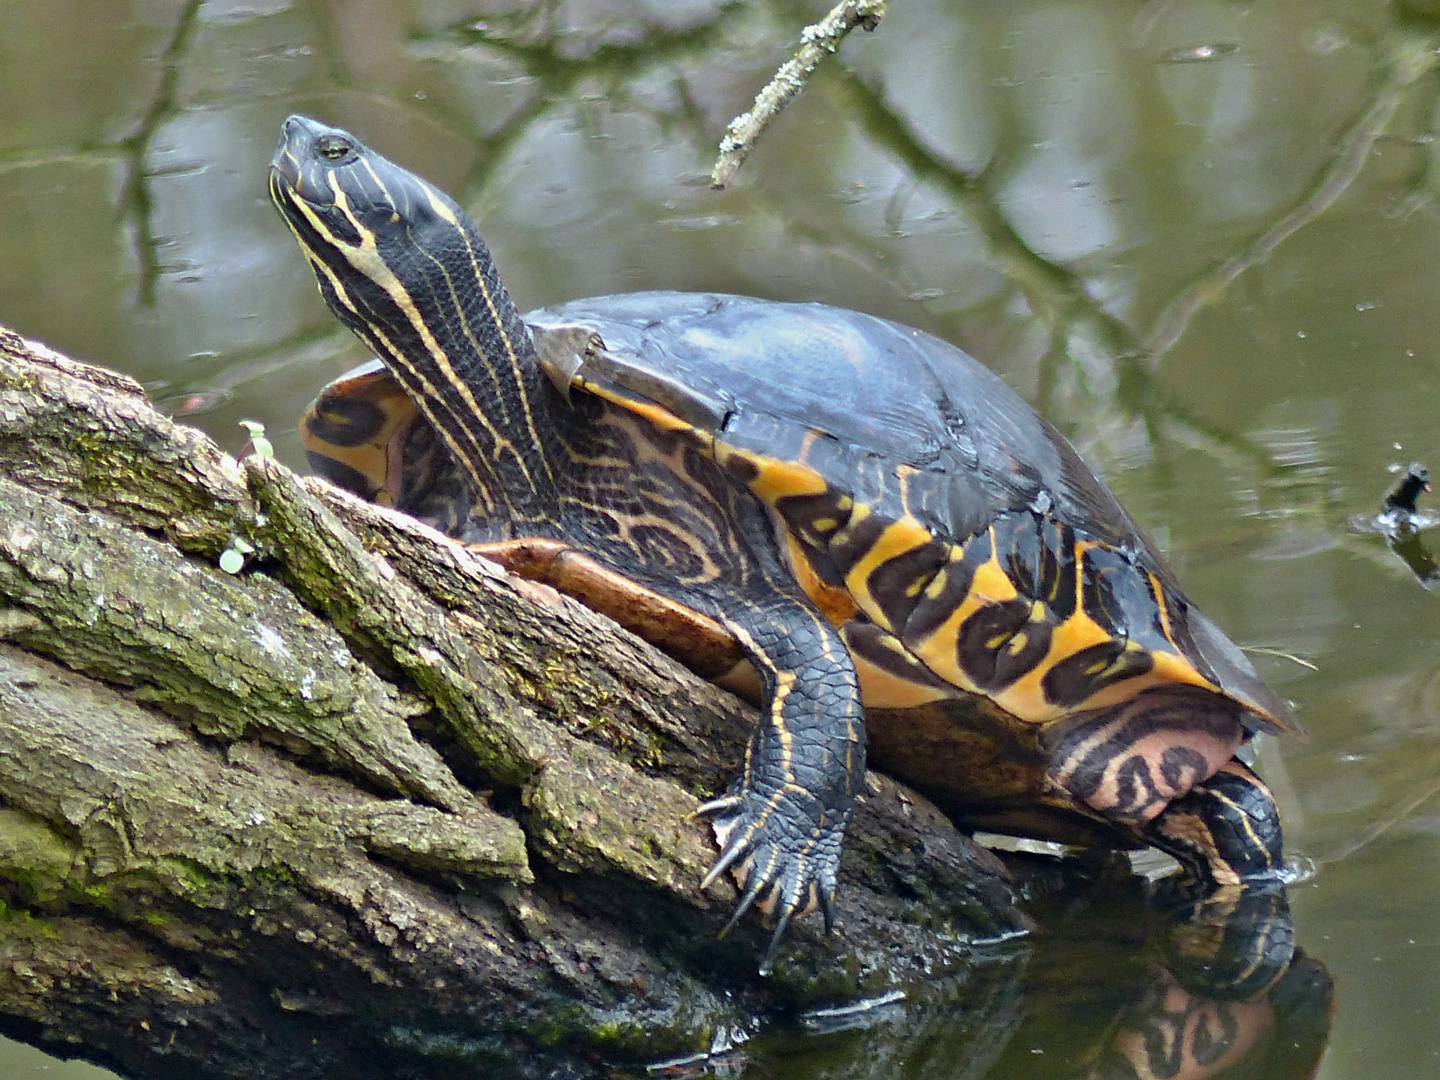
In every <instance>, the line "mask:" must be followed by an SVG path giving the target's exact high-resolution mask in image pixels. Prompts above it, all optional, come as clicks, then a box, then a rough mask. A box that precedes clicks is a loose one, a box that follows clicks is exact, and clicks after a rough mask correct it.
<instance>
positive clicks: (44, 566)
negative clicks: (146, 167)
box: [0, 329, 1023, 1078]
mask: <svg viewBox="0 0 1440 1080" xmlns="http://www.w3.org/2000/svg"><path fill="white" fill-rule="evenodd" d="M237 539H239V540H243V541H244V542H245V544H248V545H249V546H250V547H251V548H253V549H254V553H253V555H252V557H251V558H250V560H249V562H248V565H247V566H246V567H245V568H244V570H243V571H242V572H241V573H239V574H237V575H233V576H232V575H229V574H226V573H224V572H222V571H221V570H220V569H219V568H218V565H217V560H218V557H219V556H220V554H221V552H222V551H224V550H225V549H226V548H228V547H231V546H232V545H233V544H234V541H235V540H237ZM753 719H754V717H753V714H752V711H751V710H750V709H749V708H748V707H747V706H745V705H743V704H742V703H740V702H738V701H737V700H736V699H735V698H733V697H731V696H730V695H728V694H726V693H724V692H723V691H721V690H718V689H717V688H715V687H713V686H711V685H709V684H708V683H705V682H703V681H701V680H700V679H699V678H697V677H696V676H695V675H693V674H691V673H690V672H688V671H686V670H685V669H683V668H681V667H679V666H678V665H676V664H675V663H674V662H672V661H671V660H669V659H668V658H667V657H665V656H664V655H662V654H661V653H659V652H657V651H656V650H655V649H653V648H651V647H650V646H649V645H647V644H646V643H644V642H643V641H640V640H639V639H637V638H635V637H633V636H632V635H630V634H628V633H627V632H625V631H624V630H622V629H620V628H619V627H617V626H616V625H614V624H613V623H611V622H610V621H609V620H607V619H605V618H604V617H602V616H600V615H597V614H595V613H593V612H591V611H589V610H587V609H585V608H584V607H582V606H580V605H579V604H577V603H575V602H574V601H572V600H570V599H568V598H566V597H564V596H561V595H559V594H557V593H555V592H554V591H553V590H551V589H550V588H548V587H547V586H543V585H537V584H534V583H531V582H527V581H524V580H521V579H519V578H516V577H513V576H511V575H510V574H509V573H507V572H506V571H504V570H502V569H500V568H498V567H496V566H495V565H493V564H491V563H488V562H486V561H485V560H483V559H481V558H479V557H476V556H474V555H472V554H471V553H469V552H467V551H466V550H464V549H462V548H460V547H459V546H457V545H455V544H453V543H451V542H449V541H447V540H445V539H444V538H442V537H440V536H439V535H438V534H436V533H434V532H433V531H431V530H429V529H427V528H425V527H424V526H422V525H420V524H418V523H416V522H414V521H412V520H410V519H408V518H405V517H403V516H402V515H398V514H395V513H392V512H389V511H386V510H383V509H379V508H376V507H373V506H370V505H367V504H364V503H361V502H359V501H358V500H355V499H353V498H351V497H349V496H347V495H345V494H344V493H342V492H339V491H338V490H336V489H334V488H331V487H329V486H328V485H326V484H324V483H323V482H320V481H317V480H314V479H302V478H300V477H297V476H296V475H295V474H293V473H291V472H290V471H289V470H287V469H286V468H284V467H283V466H281V465H280V464H278V463H277V462H275V461H273V460H268V459H260V458H256V457H251V458H247V459H246V460H244V461H243V462H237V461H235V460H234V459H232V458H230V457H228V456H227V455H225V454H224V453H223V452H222V451H220V449H219V448H218V447H216V446H215V444H214V443H212V442H211V441H210V440H209V439H207V438H206V437H205V436H204V435H203V434H201V433H200V432H198V431H195V430H193V429H190V428H187V427H184V426H182V425H179V424H176V423H173V422H172V421H170V420H169V419H167V418H166V417H164V416H162V415H160V414H159V413H157V412H155V411H154V409H153V408H152V407H151V406H150V404H149V403H148V402H147V401H146V399H145V396H144V394H143V391H142V390H141V388H140V387H139V386H138V385H137V384H135V383H134V382H133V381H131V380H129V379H128V378H126V377H124V376H122V375H117V374H115V373H112V372H108V371H104V370H101V369H98V368H93V367H89V366H86V365H83V364H79V363H76V362H75V361H72V360H69V359H67V358H65V357H62V356H59V355H58V354H56V353H54V352H52V351H50V350H48V349H46V348H45V347H43V346H40V345H36V344H34V343H31V342H26V341H24V340H23V339H21V338H19V337H18V336H16V335H15V334H13V333H11V332H9V331H6V330H3V329H0V904H3V915H4V917H3V918H0V1017H3V1021H0V1023H3V1025H4V1026H5V1027H6V1028H7V1029H8V1030H12V1031H19V1032H21V1033H22V1034H24V1035H27V1036H29V1037H31V1038H41V1037H43V1038H46V1039H50V1040H59V1041H63V1042H66V1043H70V1044H72V1045H74V1046H76V1047H77V1048H78V1049H80V1050H81V1051H82V1052H84V1053H86V1054H87V1055H89V1056H92V1057H96V1058H98V1059H101V1060H108V1061H111V1062H115V1063H118V1064H119V1065H120V1066H121V1067H122V1068H123V1069H124V1070H125V1071H127V1072H130V1073H132V1074H135V1075H143V1076H170V1075H175V1076H181V1075H183V1076H187V1077H193V1076H202V1077H210V1076H215V1077H219V1076H242V1075H244V1076H257V1075H269V1074H270V1073H272V1072H273V1073H275V1074H276V1075H285V1076H287V1077H308V1076H312V1075H314V1076H322V1075H323V1076H327V1077H328V1076H336V1075H343V1076H347V1077H356V1078H363V1077H370V1076H377V1077H378V1076H387V1077H389V1076H396V1075H404V1076H427V1075H432V1072H433V1075H448V1076H454V1075H457V1068H458V1070H459V1074H461V1075H464V1074H467V1072H466V1069H467V1068H468V1069H469V1070H470V1071H472V1072H473V1073H474V1074H475V1075H487V1076H503V1075H507V1074H510V1075H517V1076H519V1075H551V1074H554V1073H555V1072H556V1071H557V1070H559V1071H560V1072H562V1073H563V1074H565V1075H586V1074H588V1073H590V1072H593V1071H599V1070H602V1069H604V1068H608V1067H610V1066H612V1065H614V1064H615V1063H622V1064H623V1063H627V1062H628V1063H634V1062H643V1061H646V1060H654V1059H655V1058H657V1057H662V1056H666V1055H670V1054H676V1053H683V1052H686V1051H694V1050H703V1049H705V1048H706V1047H709V1046H711V1045H714V1044H715V1043H716V1041H717V1035H723V1034H724V1032H727V1031H729V1032H734V1031H737V1030H750V1028H751V1027H753V1025H754V1018H755V1017H756V1016H758V1015H761V1014H763V1013H765V1012H766V1011H768V1010H771V1009H774V1008H777V1007H786V1008H794V1007H803V1006H805V1005H810V1004H819V1003H833V1002H835V1001H840V1000H846V999H849V998H853V997H856V996H859V995H864V994H870V993H876V992H880V991H883V990H885V989H887V988H890V987H893V986H895V985H897V984H900V983H903V982H904V981H905V980H907V979H910V978H913V977H915V976H917V975H918V974H919V973H921V972H926V973H933V972H937V971H944V970H953V969H955V967H956V966H957V965H958V964H959V963H960V962H961V961H962V960H963V958H964V957H965V956H966V955H967V953H968V951H969V948H968V946H969V943H970V942H972V941H973V940H975V939H977V938H993V937H996V936H1000V935H1005V934H1009V933H1013V932H1016V931H1018V930H1019V929H1020V928H1021V927H1022V926H1023V921H1022V917H1021V916H1019V915H1018V914H1017V913H1016V911H1015V908H1014V906H1013V899H1014V898H1013V895H1012V890H1011V888H1010V886H1009V884H1008V879H1007V878H1006V877H1005V873H1004V870H1003V868H1002V867H1001V866H1000V864H999V863H998V862H997V861H996V860H995V859H994V858H993V857H992V856H990V855H988V854H987V853H985V852H983V851H982V850H980V849H977V848H975V847H974V846H973V845H972V844H971V843H970V841H969V840H968V839H967V838H965V837H964V836H962V835H960V834H958V833H957V832H956V831H955V830H954V829H953V827H951V826H950V825H949V824H948V822H947V821H946V820H945V819H944V817H943V816H942V815H940V814H939V813H938V812H936V811H935V810H934V809H933V808H931V807H930V806H929V804H928V803H926V801H925V800H924V799H923V798H921V797H920V796H918V795H916V794H913V793H910V792H908V791H906V790H905V789H904V788H902V787H900V786H899V785H897V784H894V783H892V782H891V781H888V780H886V779H884V778H881V777H878V776H875V775H874V774H872V775H871V776H870V777H869V778H868V795H867V797H866V799H865V801H864V804H863V806H862V807H861V809H860V811H859V812H858V814H857V816H856V820H855V822H854V823H853V825H852V826H851V829H850V839H849V844H848V846H847V851H846V857H845V861H844V865H843V873H842V880H841V892H840V903H839V910H840V913H841V915H842V918H843V928H842V930H841V931H840V932H839V933H837V934H834V935H830V936H828V937H827V936H826V935H824V934H823V932H822V931H821V930H820V929H819V928H818V927H817V925H815V924H816V921H817V920H815V919H804V920H801V921H800V923H799V925H798V926H797V927H796V928H795V929H794V930H792V932H791V934H790V938H789V943H788V945H787V947H786V948H785V949H784V950H782V959H781V961H780V963H779V964H777V968H776V973H775V975H774V976H772V977H770V978H768V979H761V978H760V977H759V976H758V975H757V974H756V970H755V969H756V963H757V960H758V956H759V953H760V950H761V949H762V948H763V942H764V940H765V938H766V936H767V935H766V934H765V931H764V930H763V928H761V927H760V926H759V924H758V922H756V921H755V920H746V921H745V923H744V925H743V926H742V927H741V928H739V929H738V930H737V931H736V932H735V933H734V934H733V935H732V936H731V937H730V938H729V939H727V940H723V941H721V940H718V939H717V937H716V931H717V929H718V928H719V927H720V926H721V925H723V923H724V920H725V918H726V917H727V916H728V912H729V909H730V907H731V905H732V904H733V902H734V900H735V892H734V890H733V888H731V887H730V885H729V884H728V883H718V884H716V885H715V886H713V887H712V888H711V889H710V890H708V891H706V892H702V891H701V890H700V888H699V881H700V878H701V876H702V875H703V873H704V871H705V869H706V868H707V866H708V865H709V863H710V862H711V861H712V860H713V859H714V857H715V854H716V851H715V848H714V846H713V843H712V841H711V838H710V835H709V831H708V829H707V827H706V826H705V825H704V824H703V823H700V822H697V821H695V820H694V819H693V817H692V816H691V815H692V813H693V811H694V810H695V808H696V806H697V805H698V804H699V801H700V800H701V799H703V798H705V797H708V796H709V795H711V794H713V793H715V792H717V791H720V790H723V788H724V787H725V785H726V784H727V783H728V781H729V779H730V777H731V776H732V775H733V774H734V773H735V771H736V769H737V766H738V762H739V758H740V755H741V753H742V751H743V747H744V744H745V739H746V736H747V733H748V731H749V729H750V725H751V723H752V722H753ZM719 1041H721V1042H723V1041H725V1040H724V1039H723V1038H722V1039H720V1040H719ZM462 1064H463V1065H464V1066H465V1067H466V1068H460V1067H459V1066H460V1065H462Z"/></svg>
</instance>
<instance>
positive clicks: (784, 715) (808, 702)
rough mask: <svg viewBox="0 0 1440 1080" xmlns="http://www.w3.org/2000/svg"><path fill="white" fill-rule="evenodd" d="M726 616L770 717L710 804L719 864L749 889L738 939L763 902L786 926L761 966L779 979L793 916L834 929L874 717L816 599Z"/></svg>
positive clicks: (749, 607)
mask: <svg viewBox="0 0 1440 1080" xmlns="http://www.w3.org/2000/svg"><path fill="white" fill-rule="evenodd" d="M723 621H724V622H725V624H726V625H727V627H728V628H729V629H730V630H731V632H733V633H734V634H735V636H736V639H737V640H738V641H739V642H740V645H741V647H742V648H743V649H744V650H745V652H746V654H747V655H748V656H749V658H750V660H751V662H752V663H753V664H754V665H755V668H756V670H757V671H759V672H760V675H761V678H762V679H763V680H764V685H765V695H764V700H763V705H762V709H761V720H760V723H759V725H758V726H757V727H756V729H755V732H754V734H753V735H752V736H751V739H750V743H749V746H748V747H747V748H746V751H745V765H744V770H743V771H742V772H741V774H740V776H739V777H738V778H737V779H736V780H735V782H734V784H732V785H731V787H730V791H729V792H728V793H727V794H726V795H723V796H721V797H720V798H718V799H715V800H713V801H711V802H708V803H706V804H705V805H704V806H702V807H700V809H699V811H698V813H700V814H702V815H708V816H710V817H712V818H713V828H714V830H715V836H716V839H717V840H718V841H719V844H720V858H719V859H717V860H716V862H715V865H714V866H712V867H711V868H710V872H709V873H708V874H706V875H705V880H704V881H703V882H702V887H704V886H708V885H709V884H710V883H711V882H713V881H715V880H716V879H717V878H718V877H719V876H720V875H721V874H723V873H724V872H725V871H726V870H731V871H733V872H734V874H735V876H736V879H737V880H738V882H739V884H740V888H741V889H742V890H743V894H742V896H741V898H740V903H739V904H738V905H737V907H736V908H735V913H734V914H733V915H732V916H731V918H730V921H729V923H727V924H726V926H725V929H724V930H723V931H722V934H723V933H725V932H728V931H729V929H730V928H731V927H732V926H734V925H735V923H736V922H737V921H738V920H739V919H740V917H741V916H742V915H744V914H745V912H746V911H748V910H749V909H750V907H751V906H752V905H754V904H756V902H757V901H758V902H759V905H760V907H761V909H762V910H764V911H766V912H767V913H768V914H769V915H770V916H771V917H772V918H773V919H774V922H775V931H774V934H773V936H772V937H771V940H770V947H769V949H768V950H767V952H766V954H765V958H764V960H763V961H762V962H761V965H760V973H761V974H762V975H764V974H769V971H770V968H771V965H772V963H773V961H774V959H775V953H776V951H777V950H778V949H779V946H780V940H781V938H782V937H783V935H784V933H785V928H786V927H787V926H788V925H789V922H790V919H791V918H792V917H794V916H795V915H797V914H803V913H804V912H806V911H809V910H812V909H813V908H815V907H816V906H819V907H820V909H821V910H822V911H823V912H824V915H825V927H826V929H827V930H829V929H830V928H831V927H832V926H833V924H834V912H833V901H834V897H835V885H836V878H837V875H838V872H839V868H840V850H841V846H842V844H843V842H844V838H845V826H846V825H847V824H848V823H849V821H850V815H851V813H852V811H853V810H854V808H855V801H856V797H857V796H858V794H859V790H860V785H861V783H862V782H863V780H864V776H865V719H864V713H863V712H862V710H861V705H860V682H859V678H858V677H857V675H856V673H855V665H854V663H853V662H852V661H851V659H850V654H849V652H848V651H847V650H846V648H845V644H844V642H843V641H842V640H841V639H840V635H839V634H838V633H837V632H836V631H835V629H834V628H833V627H832V626H831V625H830V624H829V623H828V622H826V621H825V619H824V618H823V617H822V616H821V615H820V614H819V612H817V611H815V610H814V608H813V607H811V606H810V604H809V603H808V602H806V601H803V600H799V599H789V598H785V597H768V598H766V599H765V600H764V601H755V602H752V603H750V604H746V605H743V606H742V605H736V606H735V608H734V610H731V611H729V612H726V613H725V616H724V619H723Z"/></svg>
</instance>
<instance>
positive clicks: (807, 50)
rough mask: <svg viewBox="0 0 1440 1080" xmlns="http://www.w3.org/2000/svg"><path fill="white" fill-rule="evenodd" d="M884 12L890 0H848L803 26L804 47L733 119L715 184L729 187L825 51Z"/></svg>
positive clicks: (876, 22)
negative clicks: (771, 123)
mask: <svg viewBox="0 0 1440 1080" xmlns="http://www.w3.org/2000/svg"><path fill="white" fill-rule="evenodd" d="M884 17H885V0H843V2H842V3H839V4H836V5H835V6H834V7H833V8H831V10H830V13H829V14H828V15H826V16H825V17H824V18H823V19H821V20H820V21H819V22H818V23H815V24H814V25H813V26H807V27H806V28H805V29H804V30H802V31H801V32H800V41H801V43H802V44H801V46H800V48H799V50H798V51H797V52H796V53H795V55H794V56H792V57H791V58H790V59H789V60H787V61H786V62H785V63H784V64H782V65H781V66H780V70H778V71H777V72H775V76H774V78H772V79H771V80H770V81H769V82H768V83H766V84H765V87H764V89H762V90H761V91H760V92H759V93H758V94H756V95H755V104H754V105H753V106H752V107H751V109H750V111H749V112H747V113H743V114H742V115H740V116H737V117H736V118H735V119H734V120H731V121H730V125H729V126H728V127H727V128H726V129H725V137H724V138H723V139H721V140H720V157H719V159H718V160H717V161H716V162H715V169H714V171H713V172H711V174H710V186H711V187H713V188H720V189H723V188H727V187H729V186H730V182H731V181H732V180H734V179H735V174H736V173H737V172H738V171H739V169H740V166H741V165H742V164H743V163H744V161H745V159H746V157H748V156H749V154H750V150H751V149H752V148H753V147H754V145H755V140H756V139H758V138H759V137H760V133H761V132H763V131H764V130H765V127H766V125H768V124H769V123H770V121H771V120H772V119H774V118H775V116H776V115H777V114H778V113H779V112H780V110H781V109H783V108H784V107H785V106H786V105H787V104H788V103H789V101H790V99H791V98H793V97H794V96H795V95H796V94H798V93H800V91H801V90H803V89H804V88H805V80H806V79H808V78H809V77H810V76H811V75H812V74H814V72H815V69H816V68H818V67H819V66H820V64H821V62H822V61H823V60H824V59H825V57H827V56H829V55H830V54H831V53H833V52H835V51H836V50H837V49H839V48H840V42H841V41H843V40H844V39H845V37H846V35H848V34H849V33H850V31H852V30H854V29H855V28H856V27H860V28H861V29H864V30H874V29H875V28H876V27H877V26H879V25H880V20H881V19H882V18H884Z"/></svg>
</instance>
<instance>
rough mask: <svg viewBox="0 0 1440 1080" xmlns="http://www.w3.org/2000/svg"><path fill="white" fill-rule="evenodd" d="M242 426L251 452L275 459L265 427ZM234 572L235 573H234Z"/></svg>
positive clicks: (247, 423) (251, 423)
mask: <svg viewBox="0 0 1440 1080" xmlns="http://www.w3.org/2000/svg"><path fill="white" fill-rule="evenodd" d="M240 426H241V427H243V428H244V429H245V430H246V431H248V432H250V452H251V453H252V454H254V455H255V456H256V457H258V458H273V457H274V456H275V447H274V446H273V445H272V444H271V442H270V440H269V439H267V438H266V437H265V425H264V424H262V423H260V421H259V420H241V421H240ZM232 572H233V571H232Z"/></svg>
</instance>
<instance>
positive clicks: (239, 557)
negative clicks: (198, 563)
mask: <svg viewBox="0 0 1440 1080" xmlns="http://www.w3.org/2000/svg"><path fill="white" fill-rule="evenodd" d="M267 445H268V444H267ZM254 554H255V548H254V547H253V546H252V545H251V544H250V542H249V541H247V540H246V539H245V538H244V537H243V536H232V537H230V546H229V547H227V548H226V549H225V550H224V551H222V552H221V553H220V569H221V570H224V571H225V573H227V574H238V573H239V572H240V571H241V570H243V569H245V556H247V555H254Z"/></svg>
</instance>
